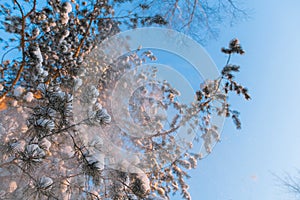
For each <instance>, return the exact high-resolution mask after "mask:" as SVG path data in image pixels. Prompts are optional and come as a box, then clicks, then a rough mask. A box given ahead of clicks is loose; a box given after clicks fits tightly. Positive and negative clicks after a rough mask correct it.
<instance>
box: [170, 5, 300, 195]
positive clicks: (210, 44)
mask: <svg viewBox="0 0 300 200" xmlns="http://www.w3.org/2000/svg"><path fill="white" fill-rule="evenodd" d="M239 1H244V2H245V6H246V7H247V8H250V9H252V10H253V12H252V13H251V19H249V20H248V21H245V22H241V23H239V24H237V25H234V26H233V27H224V28H223V29H221V30H220V36H219V38H217V40H209V41H207V45H206V46H205V48H206V50H207V51H208V53H209V54H210V56H211V57H212V59H213V60H214V61H215V63H216V64H217V66H218V67H219V69H221V68H222V67H223V65H224V64H225V62H226V59H227V57H226V56H225V55H224V54H222V53H221V52H220V48H221V47H222V46H225V45H227V44H228V42H229V41H230V40H231V39H232V38H234V37H238V38H239V39H240V41H241V44H242V46H243V48H244V49H245V50H246V54H245V55H244V56H234V57H233V59H232V62H233V63H236V64H240V65H241V72H240V73H239V75H238V80H239V81H240V82H242V83H243V84H244V85H246V86H247V87H248V89H249V91H250V94H251V96H252V100H251V101H249V102H246V101H244V100H243V99H242V98H234V99H232V100H233V101H232V104H233V105H234V106H235V108H236V109H238V110H239V111H241V120H242V130H235V127H234V126H233V125H232V122H231V120H227V121H226V123H225V126H224V130H223V132H222V137H221V140H222V141H221V143H219V144H217V145H216V146H215V148H214V149H213V152H212V154H211V155H209V156H208V157H206V158H205V159H204V160H202V161H200V162H199V163H198V168H197V169H196V170H193V171H192V173H191V175H192V178H191V179H190V180H189V181H188V182H189V183H190V192H191V195H192V198H193V199H194V200H293V199H295V198H294V196H293V195H290V194H288V193H287V192H286V191H285V190H284V189H283V187H282V186H281V185H280V183H279V182H278V180H276V178H275V177H274V176H273V174H272V173H275V174H278V175H279V176H280V175H283V173H284V172H289V173H291V174H292V175H296V174H297V173H296V170H297V169H300V131H299V127H298V126H299V125H300V117H299V114H300V107H299V102H300V100H299V99H300V94H299V86H300V78H299V75H300V51H299V50H300V38H299V37H300V1H299V0H285V1H279V0H251V1H246V0H238V1H237V2H239ZM172 199H181V198H179V197H178V198H177V197H174V198H172Z"/></svg>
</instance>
